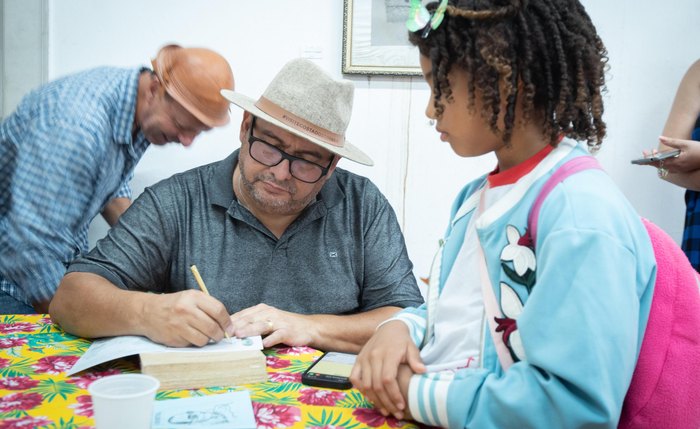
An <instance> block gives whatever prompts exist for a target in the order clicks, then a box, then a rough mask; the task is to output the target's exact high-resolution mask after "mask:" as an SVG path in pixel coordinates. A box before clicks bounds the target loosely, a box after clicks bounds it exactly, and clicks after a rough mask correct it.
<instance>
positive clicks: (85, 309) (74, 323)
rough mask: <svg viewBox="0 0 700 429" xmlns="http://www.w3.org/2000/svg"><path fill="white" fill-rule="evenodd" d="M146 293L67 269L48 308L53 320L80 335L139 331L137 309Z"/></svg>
mask: <svg viewBox="0 0 700 429" xmlns="http://www.w3.org/2000/svg"><path fill="white" fill-rule="evenodd" d="M147 295H148V294H145V293H140V292H129V291H125V290H122V289H119V288H118V287H116V286H115V285H113V284H112V283H110V282H109V281H107V280H106V279H105V278H103V277H101V276H98V275H96V274H89V273H70V274H67V275H66V276H65V277H64V278H63V280H62V281H61V283H60V285H59V287H58V290H57V291H56V295H55V296H54V298H53V300H52V301H51V305H50V308H49V311H50V313H51V318H52V319H53V320H54V322H56V323H58V324H59V325H61V327H62V328H63V329H64V330H65V331H66V332H70V333H71V334H74V335H78V336H80V337H85V338H97V337H107V336H115V335H143V332H142V328H143V324H142V323H141V321H140V315H141V311H140V310H139V309H140V308H141V307H142V306H143V305H144V300H145V299H147Z"/></svg>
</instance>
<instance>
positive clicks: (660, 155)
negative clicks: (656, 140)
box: [631, 149, 681, 165]
mask: <svg viewBox="0 0 700 429" xmlns="http://www.w3.org/2000/svg"><path fill="white" fill-rule="evenodd" d="M680 154H681V150H680V149H674V150H665V151H663V152H656V153H655V154H653V155H650V156H648V157H645V158H638V159H633V160H632V161H631V162H632V164H637V165H645V164H651V163H652V162H656V161H663V160H664V159H668V158H675V157H677V156H678V155H680Z"/></svg>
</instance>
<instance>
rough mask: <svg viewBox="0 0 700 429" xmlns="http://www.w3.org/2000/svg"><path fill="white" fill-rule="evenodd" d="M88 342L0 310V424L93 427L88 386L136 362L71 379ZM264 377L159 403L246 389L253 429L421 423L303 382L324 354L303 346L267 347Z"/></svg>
mask: <svg viewBox="0 0 700 429" xmlns="http://www.w3.org/2000/svg"><path fill="white" fill-rule="evenodd" d="M89 346H90V341H89V340H85V339H82V338H78V337H75V336H73V335H70V334H67V333H65V332H63V331H62V330H61V329H60V328H59V327H58V326H56V325H54V324H53V323H52V322H51V319H50V318H49V317H48V316H46V315H0V429H20V428H21V429H30V428H46V429H79V428H92V427H94V421H93V418H92V402H91V399H90V395H89V393H88V392H87V390H86V389H87V386H88V385H89V384H90V383H91V382H93V381H94V380H97V379H98V378H100V377H104V376H106V375H112V374H119V373H125V372H138V370H139V369H138V361H137V360H136V359H133V358H132V359H129V358H127V359H118V360H114V361H112V362H109V363H106V364H103V365H100V366H97V367H94V368H92V369H90V370H87V371H83V372H81V373H78V374H76V375H74V376H72V377H68V376H66V374H65V371H66V370H68V369H70V368H71V367H72V366H73V365H74V364H75V362H76V361H77V360H78V359H79V358H80V356H81V355H82V354H83V353H84V352H85V351H86V350H87V348H88V347H89ZM264 353H265V355H266V357H267V371H268V381H267V382H266V383H259V384H249V385H244V386H238V387H217V388H207V389H196V390H161V391H159V392H158V394H157V396H156V399H157V400H167V399H173V398H184V397H193V396H201V395H212V394H218V393H224V392H230V391H235V390H241V389H247V390H249V391H250V396H251V399H252V401H253V410H254V412H255V419H256V421H257V424H258V428H263V429H268V428H345V429H353V428H418V427H419V426H417V425H416V424H414V423H411V422H403V421H397V420H396V419H393V418H385V417H383V416H382V415H381V414H379V413H378V412H377V411H375V410H374V409H373V408H372V406H371V405H370V404H369V403H368V402H367V400H366V399H365V398H364V397H363V396H362V394H361V393H360V392H358V391H357V390H354V389H352V390H346V391H341V390H332V389H321V388H315V387H309V386H306V385H304V384H301V373H302V372H303V370H304V369H305V368H307V367H308V366H309V364H310V363H311V362H312V361H313V360H314V359H316V358H318V357H319V356H320V355H321V352H319V351H317V350H314V349H311V348H308V347H285V348H274V349H270V350H265V351H264Z"/></svg>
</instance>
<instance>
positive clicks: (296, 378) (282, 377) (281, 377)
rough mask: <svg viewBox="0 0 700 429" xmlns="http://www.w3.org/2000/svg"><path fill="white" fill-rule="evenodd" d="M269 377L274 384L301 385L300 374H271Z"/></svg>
mask: <svg viewBox="0 0 700 429" xmlns="http://www.w3.org/2000/svg"><path fill="white" fill-rule="evenodd" d="M269 377H270V381H274V382H276V383H301V373H298V372H271V373H270V374H269Z"/></svg>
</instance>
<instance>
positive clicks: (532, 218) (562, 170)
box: [527, 156, 603, 244]
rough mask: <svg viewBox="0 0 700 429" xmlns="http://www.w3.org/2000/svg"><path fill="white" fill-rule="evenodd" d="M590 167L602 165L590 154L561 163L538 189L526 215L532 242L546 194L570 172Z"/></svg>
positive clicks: (573, 172)
mask: <svg viewBox="0 0 700 429" xmlns="http://www.w3.org/2000/svg"><path fill="white" fill-rule="evenodd" d="M592 169H598V170H602V169H603V167H601V166H600V164H599V163H598V161H597V160H596V159H595V158H593V157H592V156H579V157H576V158H573V159H570V160H568V161H566V162H565V163H563V164H562V165H561V166H559V168H557V171H555V172H554V174H552V175H551V176H550V177H549V179H547V181H546V182H545V183H544V185H543V186H542V189H540V193H539V195H537V198H535V202H534V203H533V204H532V208H531V209H530V214H529V215H528V221H527V225H528V230H529V232H530V237H531V238H532V243H533V244H534V243H536V242H537V220H538V219H539V217H540V208H541V207H542V203H543V202H544V200H545V198H547V195H549V193H550V192H552V189H554V187H555V186H557V185H558V184H559V183H560V182H562V181H564V179H566V178H567V177H569V176H571V175H572V174H576V173H578V172H579V171H583V170H592Z"/></svg>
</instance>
